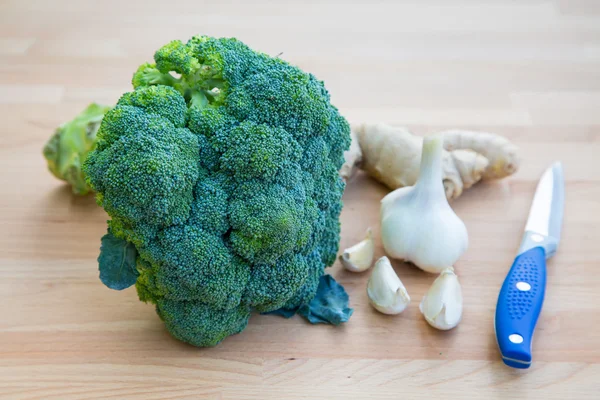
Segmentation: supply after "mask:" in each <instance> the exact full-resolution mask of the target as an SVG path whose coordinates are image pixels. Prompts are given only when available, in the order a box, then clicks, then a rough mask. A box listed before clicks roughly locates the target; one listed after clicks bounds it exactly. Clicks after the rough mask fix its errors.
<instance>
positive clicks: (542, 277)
mask: <svg viewBox="0 0 600 400" xmlns="http://www.w3.org/2000/svg"><path fill="white" fill-rule="evenodd" d="M564 190H565V189H564V178H563V170H562V165H561V163H560V162H557V163H554V164H553V165H552V166H550V167H549V168H548V169H547V170H546V171H545V172H544V174H543V175H542V177H541V179H540V181H539V183H538V186H537V189H536V191H535V195H534V197H533V202H532V203H531V210H530V211H529V217H528V218H527V224H526V225H525V233H524V235H523V239H522V241H521V246H520V247H519V251H518V255H517V257H516V258H515V260H514V262H513V264H512V267H511V268H510V270H509V272H508V275H507V276H506V278H505V280H504V283H503V284H502V288H501V289H500V294H499V295H498V303H497V304H496V316H495V318H494V328H495V331H496V340H497V341H498V348H499V349H500V353H501V354H502V361H504V363H505V364H506V365H508V366H510V367H513V368H529V367H530V365H531V360H532V356H531V343H532V339H533V333H534V331H535V326H536V323H537V320H538V317H539V315H540V312H541V310H542V305H543V303H544V296H545V292H546V259H548V258H550V257H552V256H553V255H554V254H555V253H556V249H557V248H558V243H559V241H560V235H561V230H562V219H563V209H564Z"/></svg>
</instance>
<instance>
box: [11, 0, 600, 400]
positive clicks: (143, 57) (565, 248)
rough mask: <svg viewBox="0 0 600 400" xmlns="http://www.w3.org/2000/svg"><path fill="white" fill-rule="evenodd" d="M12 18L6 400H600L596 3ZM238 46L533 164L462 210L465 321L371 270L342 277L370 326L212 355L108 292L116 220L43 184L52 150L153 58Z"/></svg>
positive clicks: (404, 268)
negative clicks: (515, 341) (510, 282)
mask: <svg viewBox="0 0 600 400" xmlns="http://www.w3.org/2000/svg"><path fill="white" fill-rule="evenodd" d="M178 3H179V4H175V2H164V1H163V2H153V1H142V0H140V1H135V2H129V1H124V0H121V1H116V0H110V1H104V0H103V1H100V0H98V1H91V0H79V1H71V2H68V1H65V0H61V1H42V0H39V1H33V0H3V1H2V2H0V121H1V123H0V184H1V186H0V187H1V189H0V226H1V228H0V397H1V398H2V399H60V400H68V399H92V398H114V399H167V398H169V399H175V398H177V399H182V398H187V399H211V400H212V399H223V400H229V399H256V400H271V399H272V400H281V399H284V400H288V399H289V400H295V399H306V398H314V399H327V400H329V399H350V398H356V399H359V398H360V399H369V400H377V399H400V398H402V399H404V398H406V399H417V398H423V399H430V398H440V399H484V398H486V399H487V398H539V399H542V398H543V399H561V400H562V399H592V398H594V399H598V398H600V289H599V286H600V255H599V254H600V253H599V252H598V249H599V248H600V229H599V228H600V225H599V224H600V201H599V200H598V199H599V198H600V161H599V160H600V130H599V126H600V125H599V124H600V7H599V2H597V1H593V0H588V1H586V0H582V1H574V0H564V1H542V0H520V1H505V0H495V1H494V0H477V1H475V0H473V1H470V0H463V1H452V2H450V1H441V0H426V1H416V0H414V1H391V0H390V1H377V2H367V1H352V0H347V1H342V0H332V1H317V0H314V1H312V0H311V1H294V2H288V1H279V2H267V1H262V2H254V1H252V2H250V1H248V2H242V1H239V2H238V4H234V3H233V2H229V1H228V2H222V1H211V2H209V1H199V0H196V1H185V2H178ZM196 33H203V34H210V35H214V36H236V37H238V38H240V39H242V40H244V41H245V42H247V43H248V44H249V45H251V46H252V47H254V48H256V49H259V50H262V51H264V52H266V53H268V54H272V55H277V54H279V53H281V52H283V54H282V56H281V57H283V58H284V59H286V60H288V61H290V62H292V63H294V64H297V65H299V66H301V67H302V68H303V69H305V70H308V71H311V72H313V73H314V74H315V75H316V76H318V77H319V78H320V79H323V80H324V81H326V82H327V87H328V89H329V90H330V92H331V94H332V100H333V102H334V104H336V105H337V106H339V108H340V109H341V110H342V112H343V113H344V114H345V115H346V116H347V117H348V119H349V120H350V121H352V122H359V121H385V122H388V123H391V124H402V125H406V126H408V127H409V128H411V129H412V130H413V131H414V132H417V133H419V134H425V133H428V132H434V131H437V130H441V129H445V128H454V127H464V128H472V129H482V130H489V131H493V132H496V133H500V134H503V135H505V136H507V137H509V138H510V139H511V140H513V141H514V142H516V143H517V144H518V145H519V146H520V147H521V149H522V155H523V163H522V167H521V169H520V171H519V172H518V173H517V174H516V175H515V176H514V177H512V178H510V179H506V180H504V181H501V182H497V183H493V184H481V185H478V186H477V187H476V188H473V189H472V190H470V191H469V192H468V193H466V194H464V195H463V196H462V197H461V198H460V199H458V200H457V201H456V202H454V203H453V206H454V208H455V210H456V211H457V213H458V214H459V215H460V216H461V217H462V218H463V220H464V221H465V223H466V225H467V227H468V230H469V233H470V248H469V250H468V251H467V253H466V254H465V255H464V257H463V258H462V259H461V260H460V262H459V263H458V264H457V265H456V269H457V271H458V273H459V275H460V279H461V283H462V286H463V292H464V301H465V312H464V320H463V322H462V323H461V324H460V325H459V327H458V328H457V329H455V330H453V331H450V332H438V331H435V330H433V329H431V328H430V327H429V326H428V325H427V324H426V323H425V321H424V320H423V318H422V316H421V315H420V313H419V311H418V303H419V301H420V299H421V297H422V296H423V294H424V293H425V291H426V290H427V288H428V286H429V285H430V284H431V282H432V281H433V276H431V275H427V274H425V273H422V272H420V271H419V270H416V269H415V268H413V267H410V266H408V265H405V264H402V263H400V262H395V263H394V266H395V268H396V271H397V272H398V274H399V275H400V277H401V278H402V280H403V281H404V283H405V284H406V286H407V288H408V290H409V292H410V294H411V296H412V298H413V303H412V304H411V305H410V307H409V309H408V310H407V311H406V312H405V313H403V314H402V315H400V316H397V317H389V316H384V315H381V314H378V313H377V312H375V311H374V310H373V309H372V308H371V307H370V306H369V305H368V302H367V297H366V293H365V285H366V281H367V277H368V273H367V274H352V273H349V272H345V271H343V270H341V268H340V266H339V265H338V264H336V265H334V267H333V268H332V269H331V270H330V273H331V274H333V275H334V276H335V278H336V279H338V280H339V281H340V282H341V283H342V284H344V285H345V287H346V288H347V290H348V292H349V294H350V297H351V304H352V306H353V307H354V309H355V312H354V315H353V317H352V319H351V321H350V322H349V323H348V324H346V325H345V326H343V327H340V328H333V327H330V326H311V325H308V324H307V323H306V322H304V321H303V320H302V319H300V318H299V317H296V318H292V319H290V320H284V319H282V318H277V317H273V316H255V317H253V318H252V320H251V322H250V324H249V326H248V328H247V329H246V330H245V331H244V332H243V333H242V334H240V335H237V336H235V337H231V338H229V339H227V340H225V341H224V342H223V343H222V344H220V345H219V346H217V347H216V348H211V349H197V348H194V347H191V346H188V345H186V344H183V343H180V342H178V341H176V340H175V339H172V338H171V337H170V336H169V334H168V333H167V332H166V331H165V329H164V327H163V324H162V323H161V322H160V321H159V319H158V317H157V316H156V314H155V313H154V310H153V308H152V307H151V306H150V305H146V304H144V303H141V302H139V301H138V300H137V296H136V293H135V290H133V289H131V290H126V291H123V292H115V291H111V290H108V289H106V288H105V287H104V286H103V285H102V284H101V283H100V281H99V280H98V271H97V265H96V257H97V254H98V247H99V239H100V236H101V235H102V234H103V232H104V231H105V227H106V225H105V220H106V218H107V217H106V215H105V214H104V212H103V211H102V210H101V209H100V208H98V207H97V206H96V205H95V203H94V199H93V198H92V197H84V198H77V197H73V196H71V194H70V192H69V190H68V188H67V187H65V186H64V185H63V184H61V183H60V182H58V181H57V180H55V179H54V178H53V177H51V176H50V174H49V173H48V172H47V171H46V167H45V163H44V160H43V158H42V156H41V148H42V146H43V144H44V142H45V141H46V139H47V138H48V137H49V135H50V134H51V133H52V131H53V129H54V128H55V127H56V126H57V125H58V124H60V123H61V122H64V121H66V120H69V119H70V118H71V117H72V116H73V115H74V114H75V113H77V112H79V111H80V110H82V109H83V108H84V106H85V105H87V103H89V102H91V101H93V100H95V101H99V102H105V103H109V104H110V103H114V102H115V101H116V100H117V99H118V97H119V95H120V94H121V93H123V92H124V91H127V90H129V89H130V84H129V80H130V78H131V75H132V72H133V71H134V70H135V68H136V67H137V66H138V65H139V64H140V63H142V62H145V61H148V60H150V59H151V57H152V54H153V52H154V50H156V49H157V48H158V47H160V46H161V45H162V44H164V43H166V42H168V41H169V40H171V39H174V38H180V39H187V38H189V37H190V36H192V35H193V34H196ZM554 160H562V161H563V164H564V168H565V174H566V179H567V183H566V190H567V200H566V209H565V224H564V231H563V240H562V242H561V246H560V249H559V251H558V254H557V255H556V257H555V258H553V259H552V261H551V262H550V263H549V268H548V272H549V276H548V290H547V300H546V303H545V305H544V311H543V314H542V316H541V320H540V322H539V326H538V330H537V334H536V337H535V344H534V357H535V361H534V364H533V367H532V368H531V369H530V370H528V371H516V370H511V369H509V368H506V367H504V366H503V364H502V363H501V362H500V357H499V354H498V351H497V348H496V343H495V339H494V333H493V332H494V330H493V323H492V319H493V315H494V307H495V303H496V296H497V293H498V289H499V287H500V284H501V283H502V280H503V278H504V276H505V273H506V272H507V270H508V268H509V266H510V264H511V262H512V260H513V257H514V255H515V251H516V249H517V247H518V244H519V241H520V237H521V231H522V229H523V226H524V223H525V219H526V216H527V213H528V209H529V204H530V201H531V199H532V196H533V192H534V190H535V185H536V181H537V179H538V178H539V176H540V174H541V173H542V171H543V170H544V169H545V168H546V167H547V166H548V165H549V164H550V163H551V162H553V161H554ZM385 193H386V189H385V188H384V187H383V186H381V185H379V184H377V183H374V182H373V181H371V180H370V179H369V178H367V177H366V176H364V175H359V176H357V177H356V178H355V179H353V180H352V181H351V182H350V183H349V185H348V189H347V191H346V194H345V196H344V201H345V204H346V205H345V208H344V211H343V214H342V241H341V247H342V248H344V247H347V246H348V245H351V244H353V243H355V242H356V241H358V240H359V239H361V238H362V236H363V233H364V231H365V229H366V228H367V227H368V226H371V227H373V228H374V231H375V232H376V234H375V236H376V240H377V254H376V255H377V256H381V255H383V250H382V248H381V243H380V240H379V234H378V208H379V207H378V206H379V204H378V202H379V199H380V198H381V197H382V196H383V195H384V194H385Z"/></svg>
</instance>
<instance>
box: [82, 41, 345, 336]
mask: <svg viewBox="0 0 600 400" xmlns="http://www.w3.org/2000/svg"><path fill="white" fill-rule="evenodd" d="M154 58H155V63H154V64H143V65H142V66H140V68H139V69H138V70H137V72H136V73H135V75H134V77H133V85H134V88H135V90H134V91H132V92H130V93H126V94H125V95H123V96H122V97H121V99H120V100H119V102H118V103H117V105H116V107H114V108H113V109H111V110H110V111H108V112H107V113H106V115H105V116H104V119H103V122H102V124H101V126H100V129H99V131H98V135H97V136H98V142H97V147H96V149H95V150H94V151H93V152H92V153H90V155H89V157H88V158H87V161H86V163H85V165H84V172H85V173H86V175H87V176H88V183H89V185H90V186H91V187H92V188H93V190H95V191H96V192H97V193H98V194H97V199H98V202H99V204H100V205H101V206H102V207H104V209H105V210H106V211H107V213H108V214H109V215H110V217H111V220H110V221H109V235H110V236H111V237H114V238H116V239H120V240H123V241H124V242H126V243H128V244H132V245H133V246H134V247H135V251H136V252H137V257H136V259H135V274H137V279H136V283H135V284H136V287H137V291H138V294H139V297H140V299H141V300H143V301H146V302H150V303H153V304H155V305H156V309H157V312H158V315H159V316H160V317H161V318H162V319H163V321H164V322H165V324H166V326H167V328H168V330H169V331H170V332H171V334H172V335H173V336H175V337H176V338H178V339H180V340H183V341H186V342H189V343H191V344H194V345H197V346H213V345H215V344H217V343H219V342H220V341H221V340H222V339H224V338H225V337H227V336H229V335H232V334H235V333H238V332H240V331H242V330H243V329H244V328H245V326H246V324H247V322H248V318H249V316H250V314H251V313H252V312H261V313H265V312H272V311H276V310H280V309H285V310H298V309H300V308H302V307H306V306H307V305H308V304H309V303H310V302H311V300H313V298H314V297H315V294H316V292H317V287H318V286H319V280H320V278H321V277H322V275H323V274H324V268H325V267H326V266H329V265H331V264H332V263H333V262H334V260H335V257H336V253H337V250H338V243H339V234H340V225H339V214H340V211H341V208H342V202H341V197H342V192H343V189H344V184H343V182H342V181H341V179H340V178H339V176H338V170H339V168H340V167H341V165H342V164H343V152H344V151H345V150H346V149H347V148H348V147H349V144H350V136H349V126H348V123H347V122H346V120H345V119H344V118H343V117H342V116H341V115H340V114H339V112H338V110H337V109H336V108H335V107H334V106H332V105H331V104H330V99H329V94H328V92H327V90H326V89H325V87H324V86H323V82H321V81H319V80H317V79H316V78H315V77H314V76H313V75H311V74H308V73H306V72H303V71H302V70H300V69H299V68H297V67H295V66H292V65H290V64H288V63H287V62H285V61H283V60H281V59H278V58H272V57H270V56H268V55H265V54H262V53H259V52H255V51H253V50H252V49H250V48H248V47H247V46H246V45H244V44H243V43H242V42H240V41H238V40H236V39H215V38H211V37H206V36H197V37H194V38H192V39H191V40H189V41H188V42H187V43H182V42H180V41H173V42H171V43H169V44H167V45H166V46H164V47H162V48H161V49H160V50H158V51H157V52H156V54H155V56H154ZM111 243H112V242H111ZM107 246H108V245H107ZM107 248H108V247H107ZM121 267H122V266H121ZM119 271H120V272H122V270H119ZM120 272H118V273H120ZM107 279H108V278H107ZM134 279H135V276H134ZM344 295H345V294H344ZM346 302H347V297H346Z"/></svg>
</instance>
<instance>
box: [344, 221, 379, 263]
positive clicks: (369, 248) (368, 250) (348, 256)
mask: <svg viewBox="0 0 600 400" xmlns="http://www.w3.org/2000/svg"><path fill="white" fill-rule="evenodd" d="M374 254H375V243H373V234H372V232H371V228H369V229H367V235H366V236H365V238H364V239H363V240H362V241H361V242H359V243H357V244H355V245H354V246H352V247H350V248H348V249H346V250H344V253H342V255H341V256H340V261H341V263H342V265H343V266H344V268H346V269H347V270H348V271H352V272H362V271H366V270H368V269H369V268H371V264H372V263H373V255H374Z"/></svg>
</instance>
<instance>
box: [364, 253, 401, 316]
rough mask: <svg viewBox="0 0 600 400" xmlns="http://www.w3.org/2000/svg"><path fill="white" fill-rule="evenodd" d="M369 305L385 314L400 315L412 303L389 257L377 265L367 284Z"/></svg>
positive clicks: (381, 259) (379, 261)
mask: <svg viewBox="0 0 600 400" xmlns="http://www.w3.org/2000/svg"><path fill="white" fill-rule="evenodd" d="M367 296H368V297H369V303H371V305H372V306H373V307H374V308H375V309H376V310H377V311H379V312H381V313H383V314H390V315H395V314H400V313H401V312H402V311H404V310H405V309H406V307H407V306H408V304H409V303H410V296H409V295H408V292H407V291H406V288H405V287H404V285H403V284H402V281H401V280H400V278H398V275H396V272H395V271H394V268H392V265H391V264H390V260H389V259H388V258H387V257H385V256H384V257H381V258H380V259H379V260H377V262H376V263H375V267H374V268H373V272H372V273H371V276H370V277H369V282H368V284H367Z"/></svg>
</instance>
